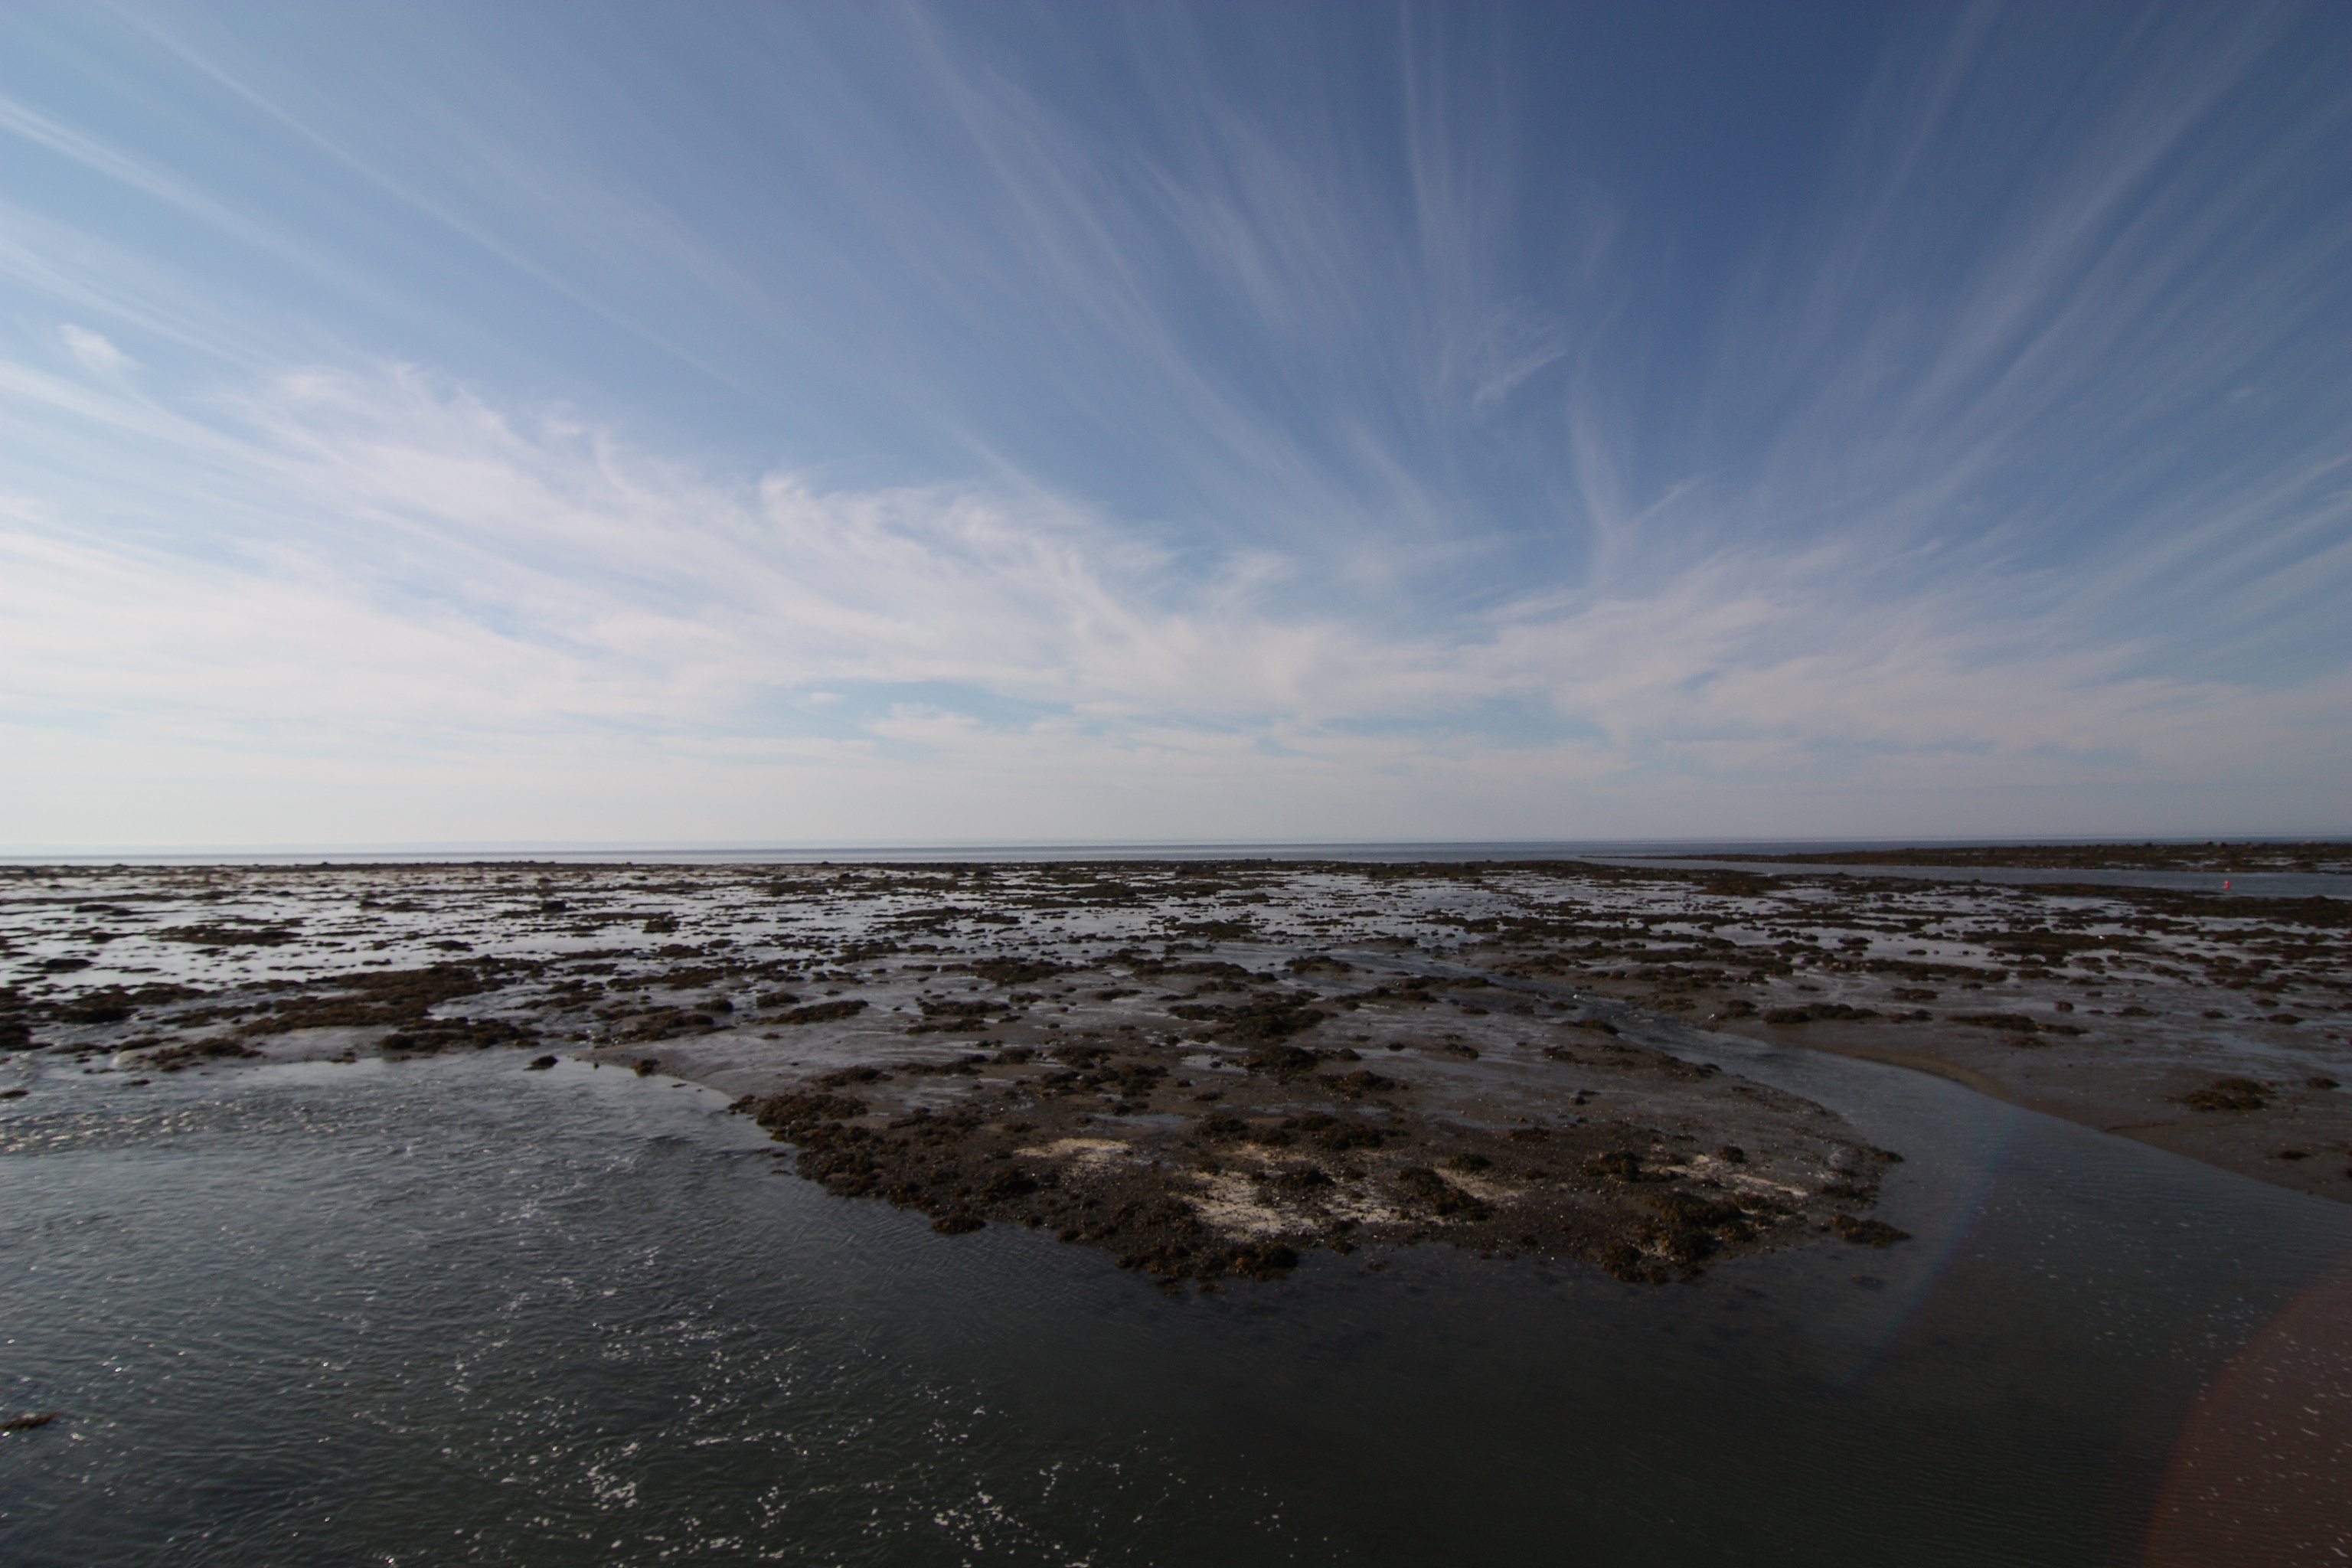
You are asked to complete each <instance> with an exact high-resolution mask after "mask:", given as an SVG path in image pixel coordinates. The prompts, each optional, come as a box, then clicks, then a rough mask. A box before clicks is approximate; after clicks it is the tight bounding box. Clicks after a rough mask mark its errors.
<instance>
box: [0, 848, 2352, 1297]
mask: <svg viewBox="0 0 2352 1568" xmlns="http://www.w3.org/2000/svg"><path fill="white" fill-rule="evenodd" d="M2347 927H2352V901H2347V900H2338V899H2329V898H2312V899H2294V900H2287V899H2262V900H2254V899H2240V898H2228V897H2220V896H2211V895H2205V894H2189V893H2176V892H2163V891H2153V890H2149V889H2122V888H2113V887H2092V886H2078V887H2066V886H2061V887H2050V886H2042V887H2033V888H2004V887H1987V886H1981V885H1971V884H1968V883H1965V882H1938V881H1923V880H1918V879H1905V880H1902V881H1895V880H1894V879H1876V880H1874V879H1869V878H1866V877H1855V876H1852V875H1828V874H1824V875H1822V876H1821V877H1818V878H1814V877H1807V876H1796V877H1792V876H1790V875H1787V874H1785V873H1782V874H1777V875H1773V876H1770V877H1766V876H1760V875H1752V874H1746V873H1742V872H1738V871H1727V870H1722V869H1712V870H1703V871H1701V870H1689V869H1677V868H1641V867H1626V866H1623V865H1622V864H1620V865H1602V864H1597V863H1591V862H1583V861H1573V860H1564V861H1553V862H1507V863H1488V864H1412V865H1399V864H1377V863H1370V864H1368V863H1328V862H1303V861H1262V860H1252V861H1238V860H1236V861H1108V862H1055V863H1034V864H998V865H964V864H933V865H909V864H894V865H842V866H786V867H780V866H774V865H757V864H733V865H692V866H678V865H658V864H654V865H646V864H634V865H602V866H592V865H578V864H544V863H541V864H531V863H515V862H499V863H481V864H467V865H455V864H451V865H381V866H352V865H341V866H320V867H311V868H295V867H285V866H231V867H201V868H181V867H113V868H92V867H67V868H59V867H16V868H5V869H0V964H5V973H6V974H7V976H8V980H7V984H6V988H5V991H0V1056H5V1061H0V1093H7V1094H20V1093H27V1094H37V1093H39V1092H41V1080H42V1079H43V1077H45V1076H46V1075H47V1074H49V1073H55V1072H66V1071H78V1072H79V1073H82V1074H88V1075H111V1076H112V1077H113V1078H114V1079H116V1081H118V1082H119V1083H120V1084H121V1087H122V1089H123V1092H125V1093H136V1092H137V1091H138V1090H139V1089H141V1088H142V1087H145V1086H146V1085H147V1084H148V1083H150V1082H152V1079H153V1078H154V1076H155V1075H159V1074H165V1073H173V1072H188V1071H196V1072H210V1071H234V1070H237V1069H238V1068H242V1067H246V1066H250V1065H254V1064H257V1063H262V1062H267V1061H271V1060H287V1059H313V1060H320V1059H323V1060H329V1061H333V1060H356V1059H357V1058H358V1057H359V1056H360V1055H361V1054H362V1053H370V1054H373V1055H377V1056H381V1057H384V1058H391V1059H394V1060H399V1059H405V1058H416V1057H423V1056H430V1055H434V1054H437V1053H442V1052H446V1051H451V1050H466V1051H477V1050H491V1049H495V1050H504V1051H511V1052H513V1053H514V1054H515V1059H516V1068H517V1070H518V1071H524V1070H529V1068H531V1067H533V1066H538V1065H541V1064H545V1063H548V1062H551V1060H552V1059H554V1058H557V1057H558V1056H559V1055H571V1056H577V1057H583V1058H586V1059H588V1060H591V1061H594V1062H597V1063H600V1064H604V1065H606V1066H609V1067H612V1068H616V1069H619V1070H628V1071H635V1072H639V1073H643V1074H646V1075H648V1076H652V1075H667V1076H669V1077H673V1078H676V1079H682V1080H688V1081H694V1082H700V1083H707V1084H710V1085H713V1086H715V1087H718V1088H720V1089H725V1090H726V1091H728V1092H729V1093H730V1094H732V1095H734V1096H736V1097H737V1100H736V1103H737V1107H738V1109H739V1110H740V1111H741V1112H742V1113H743V1114H745V1115H747V1116H751V1117H753V1118H756V1119H757V1120H758V1121H759V1122H760V1124H761V1126H763V1127H765V1128H767V1129H768V1130H769V1131H771V1132H772V1134H773V1135H774V1136H775V1137H776V1138H777V1139H778V1140H779V1142H781V1143H782V1145H783V1146H784V1147H782V1149H780V1151H779V1152H780V1153H782V1154H783V1155H785V1156H786V1157H787V1158H788V1159H789V1161H790V1168H791V1169H793V1170H794V1171H795V1172H797V1173H798V1174H800V1175H801V1176H803V1177H805V1178H807V1179H809V1180H813V1181H815V1182H818V1183H821V1184H824V1186H825V1187H826V1188H828V1189H829V1190H831V1191H834V1192H835V1193H838V1194H843V1195H844V1196H845V1197H850V1198H877V1199H880V1200H883V1201H886V1202H889V1203H893V1204H897V1205H902V1206H905V1207H909V1208H914V1209H918V1210H919V1211H921V1212H923V1213H925V1214H927V1215H930V1216H931V1217H932V1219H933V1223H934V1226H935V1228H937V1229H938V1230H940V1231H941V1232H942V1233H945V1234H947V1235H950V1236H952V1235H955V1234H959V1233H962V1232H967V1231H971V1230H974V1229H977V1228H980V1227H982V1226H987V1225H992V1224H1012V1225H1021V1226H1031V1227H1036V1228H1041V1229H1045V1230H1047V1231H1050V1232H1051V1233H1052V1234H1054V1235H1055V1236H1057V1237H1060V1238H1061V1239H1063V1240H1065V1241H1067V1242H1071V1243H1074V1244H1079V1245H1083V1246H1087V1247H1096V1248H1099V1249H1101V1250H1102V1251H1104V1252H1105V1253H1106V1254H1107V1255H1108V1257H1110V1258H1114V1259H1116V1261H1117V1262H1118V1263H1119V1264H1120V1265H1121V1266H1123V1267H1128V1268H1135V1269H1138V1270H1140V1271H1143V1272H1146V1273H1149V1274H1150V1275H1153V1276H1156V1277H1158V1278H1160V1279H1163V1280H1165V1281H1167V1282H1168V1283H1170V1284H1171V1287H1172V1286H1174V1285H1176V1284H1178V1283H1181V1282H1187V1281H1191V1282H1197V1283H1199V1284H1200V1285H1202V1286H1203V1287H1207V1288H1213V1287H1214V1286H1216V1284H1217V1283H1218V1282H1219V1281H1221V1280H1223V1279H1227V1278H1230V1277H1234V1276H1265V1275H1270V1274H1275V1273H1279V1272H1281V1271H1283V1270H1285V1269H1286V1268H1290V1267H1292V1266H1293V1265H1294V1264H1295V1263H1296V1262H1297V1259H1298V1258H1299V1257H1300V1255H1301V1253H1302V1252H1304V1251H1306V1250H1307V1249H1311V1248H1316V1247H1326V1248H1329V1249H1332V1250H1334V1251H1340V1252H1355V1251H1359V1250H1367V1251H1368V1253H1369V1261H1370V1262H1371V1263H1372V1264H1373V1265H1375V1266H1377V1264H1378V1262H1379V1258H1380V1254H1381V1251H1382V1249H1384V1248H1388V1247H1395V1246H1400V1245H1410V1244H1414V1243H1422V1242H1444V1243H1450V1244H1453V1245H1455V1246H1459V1247H1467V1248H1471V1249H1474V1250H1475V1251H1477V1252H1479V1253H1485V1254H1495V1255H1516V1254H1521V1253H1531V1254H1538V1255H1542V1256H1552V1257H1560V1258H1578V1259H1583V1260H1586V1261H1589V1262H1591V1263H1594V1264H1597V1265H1599V1266H1600V1267H1601V1268H1606V1269H1609V1270H1610V1271H1612V1273H1615V1274H1617V1275H1618V1276H1619V1277H1621V1278H1624V1279H1639V1280H1654V1281H1664V1280H1667V1279H1677V1278H1685V1277H1688V1276H1690V1275H1692V1274H1693V1273H1695V1272H1696V1271H1698V1270H1700V1269H1702V1268H1705V1267H1706V1263H1707V1262H1708V1261H1709V1260H1710V1259H1713V1258H1719V1257H1725V1256H1732V1255H1737V1254H1738V1253H1740V1252H1742V1251H1749V1250H1756V1249H1760V1248H1767V1247H1783V1246H1790V1245H1798V1244H1810V1243H1816V1242H1818V1243H1821V1244H1824V1245H1853V1246H1858V1247H1875V1246H1886V1245H1891V1244H1894V1243H1896V1242H1899V1241H1900V1240H1902V1239H1903V1233H1902V1232H1901V1231H1900V1230H1899V1229H1898V1228H1896V1227H1895V1226H1893V1225H1890V1224H1888V1223H1886V1222H1885V1220H1883V1219H1880V1218H1878V1217H1875V1216H1874V1215H1873V1214H1872V1210H1873V1207H1874V1203H1875V1198H1876V1194H1877V1190H1878V1184H1879V1177H1880V1173H1881V1172H1882V1171H1883V1170H1884V1168H1885V1165H1886V1164H1887V1163H1890V1162H1892V1161H1894V1160H1895V1159H1898V1158H1899V1157H1900V1153H1899V1151H1889V1150H1881V1149H1874V1148H1872V1147H1870V1146H1869V1145H1868V1144H1867V1143H1866V1142H1864V1141H1863V1140H1861V1139H1860V1138H1859V1137H1858V1136H1857V1135H1856V1134H1855V1133H1854V1132H1853V1130H1852V1129H1851V1128H1850V1127H1849V1126H1848V1125H1847V1124H1846V1123H1845V1122H1844V1121H1843V1120H1842V1119H1841V1118H1840V1117H1839V1116H1837V1115H1836V1114H1834V1113H1833V1112H1832V1111H1831V1110H1826V1109H1824V1108H1823V1107H1822V1106H1819V1105H1815V1104H1812V1103H1810V1102H1808V1101H1806V1100H1801V1099H1799V1098H1797V1097H1795V1096H1792V1095H1790V1094H1787V1093H1785V1092H1782V1091H1780V1090H1777V1089H1771V1088H1769V1087H1767V1086H1764V1085H1762V1084H1759V1083H1756V1082H1752V1081H1748V1080H1746V1079H1742V1078H1741V1077H1739V1076H1738V1074H1737V1073H1734V1072H1728V1071H1724V1070H1721V1069H1720V1068H1717V1066H1715V1065H1714V1064H1713V1063H1712V1062H1711V1061H1709V1060H1708V1059H1707V1055H1706V1050H1707V1046H1708V1042H1709V1040H1710V1039H1712V1038H1719V1037H1721V1036H1722V1035H1725V1034H1738V1035H1745V1036H1748V1037H1760V1038H1765V1039H1769V1040H1772V1041H1775V1042H1779V1043H1783V1044H1787V1045H1790V1046H1796V1047H1810V1048H1816V1049H1826V1050H1833V1051H1840V1052H1845V1053H1851V1054H1855V1055H1862V1056H1870V1057H1875V1058H1881V1059H1885V1060H1888V1061H1894V1062H1898V1063H1901V1064H1903V1065H1906V1066H1909V1067H1914V1068H1920V1069H1922V1070H1927V1071H1932V1072H1937V1073H1940V1074H1942V1075H1944V1076H1947V1077H1951V1078H1956V1079H1959V1080H1961V1081H1963V1082H1967V1083H1969V1084H1970V1085H1972V1086H1973V1087H1975V1088H1977V1089H1980V1090H1982V1091H1984V1092H1987V1093H1991V1094H1995V1095H1999V1096H2000V1097H2002V1098H2006V1099H2011V1100H2019V1101H2021V1102H2023V1103H2027V1104H2031V1105H2034V1106H2036V1107H2038V1108H2040V1109H2043V1110H2051V1111H2053V1112H2055V1113H2057V1114H2060V1115H2063V1116H2068V1117H2070V1118H2072V1119H2074V1120H2076V1121H2085V1122H2088V1123H2090V1124H2092V1125H2095V1126H2100V1127H2103V1128H2106V1129H2108V1130H2110V1131H2118V1132H2121V1133H2123V1134H2125V1135H2127V1136H2132V1137H2137V1138H2140V1139H2143V1140H2145V1141H2147V1142H2152V1143H2158V1144H2161V1145H2164V1146H2166V1147H2169V1148H2174V1149H2177V1150H2179V1151H2180V1152H2185V1153H2188V1154H2190V1155H2192V1156H2194V1157H2196V1158H2199V1159H2202V1160H2206V1161H2209V1162H2210V1163H2215V1164H2219V1165H2223V1166H2226V1167H2228V1168H2231V1169H2234V1170H2239V1171H2242V1172H2245V1173H2251V1174H2254V1175H2258V1176H2261V1177H2263V1179H2266V1180H2270V1181H2273V1182H2277V1183H2280V1184H2284V1185H2289V1186H2294V1187H2298V1188H2301V1189H2302V1190H2305V1191H2308V1192H2314V1193H2319V1194H2326V1195H2328V1196H2332V1197H2335V1198H2337V1199H2347V1198H2352V1093H2347V1091H2346V1090H2345V1089H2341V1088H2339V1087H2338V1083H2339V1080H2347V1081H2352V1070H2347V1068H2352V1061H2347V1058H2352V1038H2347V1029H2352V1010H2347V1005H2348V1004H2352V963H2347Z"/></svg>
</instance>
